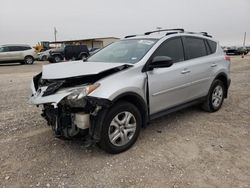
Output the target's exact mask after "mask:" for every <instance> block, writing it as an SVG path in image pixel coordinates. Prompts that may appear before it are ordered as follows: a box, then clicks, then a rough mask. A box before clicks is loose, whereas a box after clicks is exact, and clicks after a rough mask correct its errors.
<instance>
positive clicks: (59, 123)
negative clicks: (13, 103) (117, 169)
mask: <svg viewBox="0 0 250 188" xmlns="http://www.w3.org/2000/svg"><path fill="white" fill-rule="evenodd" d="M128 67H129V66H127V65H123V66H119V67H115V68H112V69H109V70H105V71H102V72H100V73H98V74H95V75H84V76H77V77H70V78H60V79H43V77H42V73H40V74H38V75H36V76H35V77H34V78H33V81H32V85H31V89H32V96H31V98H30V103H32V104H34V105H37V106H42V107H43V109H42V117H44V118H45V119H46V120H47V122H48V125H49V126H51V127H52V130H53V131H54V133H55V135H56V136H58V137H64V138H72V137H75V136H76V135H79V134H81V133H84V134H85V135H88V137H89V138H91V140H93V141H95V142H96V141H98V140H99V138H100V131H101V126H100V124H101V123H102V122H100V121H102V120H103V117H104V114H105V113H106V111H107V109H108V108H109V107H110V106H111V105H112V102H111V101H110V100H108V99H104V98H97V97H91V96H89V94H90V93H91V92H93V91H94V90H96V89H97V88H98V87H100V84H99V83H98V82H97V81H98V80H100V79H102V78H104V77H106V76H108V75H111V74H114V73H116V72H118V71H121V70H124V69H126V68H128Z"/></svg>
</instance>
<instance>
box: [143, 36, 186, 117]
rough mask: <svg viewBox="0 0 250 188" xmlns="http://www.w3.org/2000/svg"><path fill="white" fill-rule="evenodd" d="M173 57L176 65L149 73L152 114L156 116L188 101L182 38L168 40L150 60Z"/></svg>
mask: <svg viewBox="0 0 250 188" xmlns="http://www.w3.org/2000/svg"><path fill="white" fill-rule="evenodd" d="M156 56H168V57H171V58H172V60H173V62H174V64H173V65H172V66H171V67H167V68H155V69H153V70H151V71H148V72H147V75H148V87H149V105H150V114H151V115H152V114H155V113H158V112H160V111H163V110H165V109H167V108H171V107H173V106H176V105H178V104H181V103H183V102H185V101H187V100H188V98H189V95H188V93H187V90H188V87H187V85H188V74H185V73H184V72H186V70H185V64H186V62H185V61H184V50H183V44H182V40H181V37H175V38H171V39H167V40H166V41H165V42H163V43H162V44H161V45H160V46H159V48H158V49H157V50H156V51H155V53H154V54H153V56H152V57H151V58H150V60H149V61H151V60H152V59H153V58H154V57H156Z"/></svg>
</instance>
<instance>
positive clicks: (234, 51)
mask: <svg viewBox="0 0 250 188" xmlns="http://www.w3.org/2000/svg"><path fill="white" fill-rule="evenodd" d="M225 52H226V54H227V55H243V54H244V55H247V54H248V49H247V48H245V47H235V46H234V47H229V48H227V49H226V50H225Z"/></svg>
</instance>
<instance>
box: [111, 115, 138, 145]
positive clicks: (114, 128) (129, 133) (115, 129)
mask: <svg viewBox="0 0 250 188" xmlns="http://www.w3.org/2000/svg"><path fill="white" fill-rule="evenodd" d="M135 131H136V119H135V117H134V115H133V114H132V113H130V112H127V111H126V112H121V113H119V114H117V115H116V116H115V117H114V118H113V120H112V121H111V123H110V126H109V140H110V142H111V143H112V144H114V145H115V146H124V145H126V144H127V143H128V142H129V141H130V140H131V139H132V138H133V136H134V134H135Z"/></svg>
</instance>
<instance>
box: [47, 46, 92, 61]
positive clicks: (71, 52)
mask: <svg viewBox="0 0 250 188" xmlns="http://www.w3.org/2000/svg"><path fill="white" fill-rule="evenodd" d="M88 56H89V51H88V48H87V46H86V45H68V46H65V47H64V48H58V49H54V50H51V51H50V56H49V57H48V60H49V62H51V63H58V62H61V61H63V60H64V59H65V60H67V61H68V60H80V59H85V58H87V57H88Z"/></svg>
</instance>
